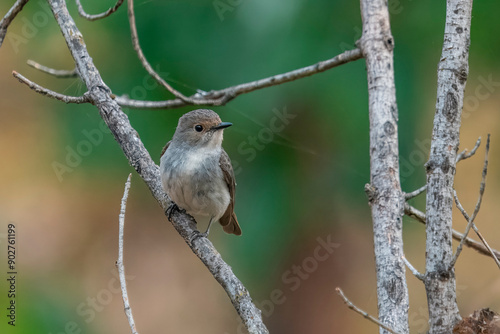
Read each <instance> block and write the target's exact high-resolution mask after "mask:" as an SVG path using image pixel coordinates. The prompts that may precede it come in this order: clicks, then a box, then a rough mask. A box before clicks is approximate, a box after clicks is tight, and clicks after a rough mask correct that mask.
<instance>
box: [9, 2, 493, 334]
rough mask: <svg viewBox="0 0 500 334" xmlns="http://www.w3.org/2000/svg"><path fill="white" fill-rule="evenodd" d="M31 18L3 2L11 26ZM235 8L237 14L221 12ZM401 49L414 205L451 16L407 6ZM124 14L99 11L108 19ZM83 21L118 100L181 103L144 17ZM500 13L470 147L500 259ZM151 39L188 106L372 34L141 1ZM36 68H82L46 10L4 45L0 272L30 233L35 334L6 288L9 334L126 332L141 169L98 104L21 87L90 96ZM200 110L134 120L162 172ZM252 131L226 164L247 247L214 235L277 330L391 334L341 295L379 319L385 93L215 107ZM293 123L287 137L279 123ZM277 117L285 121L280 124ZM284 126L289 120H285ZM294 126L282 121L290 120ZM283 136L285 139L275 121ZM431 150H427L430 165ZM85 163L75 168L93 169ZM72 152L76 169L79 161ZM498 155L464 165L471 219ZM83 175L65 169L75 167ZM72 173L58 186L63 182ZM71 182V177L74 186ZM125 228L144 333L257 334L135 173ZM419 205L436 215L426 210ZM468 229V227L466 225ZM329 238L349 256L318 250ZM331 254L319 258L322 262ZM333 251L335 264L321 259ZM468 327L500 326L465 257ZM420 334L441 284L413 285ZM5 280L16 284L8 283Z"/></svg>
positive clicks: (266, 13) (421, 245) (484, 267)
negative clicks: (126, 190) (247, 328)
mask: <svg viewBox="0 0 500 334" xmlns="http://www.w3.org/2000/svg"><path fill="white" fill-rule="evenodd" d="M11 3H12V1H3V2H2V3H1V4H0V15H1V16H3V15H4V13H5V12H6V11H7V10H8V8H10V5H11ZM220 3H223V4H226V5H227V6H229V7H224V8H229V9H227V10H222V9H221V8H222V7H217V5H220ZM390 3H391V6H390V7H391V14H392V17H391V20H392V30H393V34H394V37H395V41H396V49H395V70H396V85H397V97H398V105H399V115H400V129H399V133H400V152H401V161H400V162H401V179H402V184H403V189H404V190H405V191H412V190H414V189H416V188H418V187H420V186H421V185H423V184H424V182H425V174H424V168H423V164H424V163H425V161H426V159H427V157H428V143H429V138H430V136H431V130H432V118H433V114H434V104H435V91H436V68H437V62H438V60H439V55H440V52H441V45H442V35H443V30H444V14H445V7H444V2H439V3H436V2H433V1H430V0H426V1H419V2H414V1H410V0H407V1H405V0H400V1H390ZM112 4H113V2H111V1H104V2H99V1H83V5H84V6H85V8H86V9H87V10H88V12H92V13H98V12H102V11H104V10H106V9H107V8H108V7H109V6H111V5H112ZM69 7H70V12H71V13H72V15H73V16H74V18H75V20H76V22H77V25H78V26H79V28H80V29H81V31H82V33H83V36H84V39H85V41H86V43H87V46H88V49H89V52H90V54H91V56H92V57H93V59H94V61H95V64H96V65H97V67H98V68H99V70H100V71H101V75H102V76H103V78H104V80H105V82H106V83H107V84H108V85H109V87H110V88H111V89H112V90H113V93H115V94H117V95H121V94H128V95H129V96H130V97H132V98H136V99H151V100H159V99H167V98H170V96H169V95H168V94H167V93H165V92H164V91H163V90H161V89H158V88H157V87H155V84H154V82H153V81H152V80H151V79H149V78H148V76H147V75H146V72H145V71H144V70H143V69H142V68H141V66H140V63H139V61H138V60H137V58H136V56H135V54H134V52H133V50H132V47H131V44H130V37H129V28H128V24H127V18H126V9H125V8H120V9H119V10H118V12H116V13H115V14H114V15H112V16H111V17H109V18H107V19H105V20H103V21H97V22H93V23H91V22H87V21H85V20H83V19H81V18H79V17H78V16H77V12H76V8H75V6H74V4H73V3H72V1H69ZM499 10H500V3H498V2H493V1H489V2H488V1H486V2H477V3H476V4H475V8H474V12H473V15H474V17H473V23H472V44H471V49H470V52H471V53H470V74H469V80H468V83H467V90H466V96H467V97H466V100H465V108H464V115H463V119H462V120H463V126H462V133H461V138H460V140H461V146H460V148H461V149H464V148H468V149H471V148H472V147H473V146H474V143H475V142H476V140H477V137H479V136H481V137H482V138H483V139H485V138H486V135H487V134H488V133H491V135H492V137H491V152H490V164H489V173H488V182H487V186H486V194H485V197H484V200H483V206H482V210H481V212H480V214H479V216H478V218H477V224H478V226H479V228H480V230H481V231H482V232H483V234H484V235H485V236H486V237H487V239H488V240H489V242H490V244H491V245H492V246H493V247H495V248H496V249H499V248H500V232H499V230H498V214H499V210H500V208H499V207H497V206H496V204H495V203H497V198H498V197H499V196H500V180H499V176H500V161H499V157H500V155H499V152H500V124H499V115H498V110H499V108H498V107H499V105H500V89H499V88H500V70H499V62H498V54H499V51H500V50H499V48H500V46H499V44H498V41H497V40H496V36H497V32H498V31H499V29H500V22H499V21H498V20H497V19H496V18H495V17H494V14H493V13H497V12H498V11H499ZM136 16H137V24H138V29H139V36H140V38H141V44H142V46H143V49H144V52H145V54H146V56H147V57H148V59H149V61H150V62H151V63H152V64H154V67H155V68H156V69H157V70H158V71H159V72H161V73H162V75H163V76H164V77H165V78H166V79H167V80H169V81H170V83H171V84H173V85H174V86H175V87H177V88H178V89H180V90H181V91H182V92H184V93H185V94H193V93H194V92H195V89H196V88H200V89H203V90H210V89H217V88H223V87H227V86H230V85H234V84H237V83H242V82H246V81H251V80H255V79H259V78H262V77H265V76H269V75H273V74H277V73H282V72H285V71H289V70H292V69H295V68H298V67H302V66H306V65H310V64H313V63H315V62H317V61H320V60H324V59H328V58H331V57H333V56H334V55H336V54H338V53H340V52H342V51H343V50H346V49H350V48H352V47H353V45H354V42H355V40H356V39H357V38H359V33H360V27H361V21H360V14H359V4H358V3H357V2H350V3H346V2H342V1H333V2H332V1H326V0H322V1H317V2H315V3H314V4H311V3H310V2H306V1H305V0H293V1H289V2H287V4H286V5H283V3H279V2H277V1H264V0H259V1H240V2H235V1H225V0H221V1H136ZM27 59H33V60H35V61H37V62H40V63H42V64H44V65H47V66H50V67H54V68H58V69H72V68H73V62H72V60H71V57H70V55H69V52H68V51H67V48H66V45H65V42H64V40H63V39H62V36H61V34H60V32H59V30H58V27H57V26H56V24H55V23H54V20H53V18H51V17H50V16H49V13H48V8H47V4H46V3H45V2H44V1H36V0H33V1H32V2H30V3H28V5H27V6H26V7H25V10H23V12H22V13H21V14H20V16H18V17H17V19H16V20H15V22H14V23H13V25H12V26H11V28H10V29H9V32H8V34H7V38H6V40H5V42H4V45H3V46H2V48H0V111H1V121H0V138H1V139H0V155H1V157H2V160H1V161H2V163H1V164H0V172H1V173H0V185H1V186H0V229H1V230H0V237H1V239H0V242H1V244H2V246H1V251H0V255H1V257H0V263H1V265H0V267H1V268H4V269H2V272H4V273H6V271H7V269H6V253H5V248H6V247H5V245H6V244H5V240H6V239H5V238H6V233H7V224H8V223H14V224H15V225H16V229H17V242H18V243H17V247H18V256H17V260H18V268H17V269H18V272H19V274H18V282H17V283H18V285H17V289H18V296H17V305H18V308H17V323H16V327H15V328H12V327H11V326H7V324H6V322H7V321H6V317H5V314H4V313H6V311H5V308H6V307H7V306H6V305H7V304H6V303H7V298H6V291H7V288H8V287H7V283H6V280H5V279H2V280H1V283H0V305H1V309H2V310H4V311H2V319H3V320H2V321H1V322H0V332H2V333H5V331H6V332H7V333H33V332H34V331H35V330H36V332H37V333H47V334H48V333H52V334H56V333H73V332H74V333H77V332H78V330H81V333H126V332H128V331H129V328H128V324H127V321H126V318H125V316H124V314H123V304H122V300H121V295H120V293H119V292H118V290H117V286H118V283H117V276H116V272H115V266H114V263H115V261H116V259H117V247H118V246H117V245H118V242H117V240H118V212H119V204H120V199H121V196H122V192H123V185H124V182H125V180H126V177H127V175H128V173H130V172H132V168H131V167H130V166H129V165H128V163H127V161H126V159H125V158H124V156H123V154H122V153H121V151H120V149H119V146H118V145H117V143H116V142H115V141H114V139H113V138H112V137H111V135H109V134H108V133H105V132H103V131H102V130H101V127H100V124H101V120H100V118H99V115H98V113H97V110H96V109H95V108H94V107H93V106H91V105H65V104H63V103H62V102H59V101H54V100H49V99H47V98H44V97H42V96H40V95H38V94H36V93H34V92H32V91H30V90H29V89H28V88H27V87H26V86H24V85H21V84H19V83H18V82H17V80H15V79H14V78H13V77H12V75H11V72H12V70H16V71H19V72H20V73H22V74H23V75H25V76H27V77H28V78H30V79H32V80H34V81H36V82H37V83H39V84H42V85H44V86H46V87H48V88H51V89H53V90H55V91H58V92H62V93H65V94H68V95H81V94H83V93H84V92H85V88H84V86H83V85H82V83H80V81H79V80H77V79H56V78H53V77H51V76H49V75H46V74H43V73H40V72H38V71H36V70H34V69H32V68H30V67H28V66H27V65H26V60H27ZM192 109H193V108H183V109H179V110H166V111H146V110H126V112H127V114H128V116H129V118H130V120H131V123H132V125H133V126H134V127H135V128H136V130H137V131H138V132H139V134H140V136H141V139H142V140H143V141H144V143H145V145H146V147H147V148H148V149H149V150H150V152H151V155H152V156H153V158H154V159H155V161H157V162H159V159H158V158H159V153H160V151H161V148H162V147H163V145H164V144H165V142H166V141H167V140H169V139H170V138H171V136H172V134H173V132H174V129H175V126H176V124H177V120H178V118H179V117H180V116H181V115H182V114H183V113H185V112H187V111H189V110H192ZM215 110H216V111H217V112H218V113H219V114H220V115H221V118H222V119H223V120H225V121H231V122H233V123H234V126H233V127H231V129H229V130H227V131H226V132H225V142H224V147H225V149H226V150H227V151H228V153H229V155H230V157H231V158H232V160H233V164H234V165H235V170H236V173H237V181H238V187H237V204H236V212H237V214H238V217H239V220H240V222H241V225H242V229H243V236H242V237H235V236H231V235H225V234H224V233H223V232H222V229H220V228H219V227H214V228H213V229H212V232H211V234H210V239H211V240H212V242H213V243H214V244H215V245H216V247H217V249H218V250H219V251H220V252H221V254H222V256H223V258H224V259H225V260H226V261H227V262H228V263H229V264H230V265H231V266H232V268H233V270H234V272H235V274H236V275H237V276H238V277H239V278H240V279H241V280H242V281H243V283H244V284H245V285H246V287H247V288H248V289H249V290H250V293H251V295H252V297H253V298H254V300H255V301H256V303H257V304H258V305H260V306H261V307H262V308H263V310H264V314H265V317H264V318H265V322H266V324H267V325H268V327H269V329H270V331H271V332H273V333H305V332H307V333H336V332H345V333H359V332H368V331H370V332H373V333H375V332H377V330H378V329H377V328H376V326H374V325H373V324H371V323H369V322H367V321H365V320H363V319H362V318H361V317H360V316H359V315H357V314H355V313H353V312H352V311H350V310H348V309H347V308H346V307H345V305H344V304H343V302H342V301H341V299H340V298H339V297H338V296H337V295H336V294H335V292H334V290H335V287H337V286H339V287H341V288H342V289H343V290H344V291H345V293H346V294H347V295H348V296H349V297H350V298H351V300H352V301H353V302H355V303H356V304H357V305H358V306H359V307H361V308H363V309H365V310H366V311H368V312H370V313H371V314H373V315H376V305H377V300H376V282H375V270H374V259H373V242H372V226H371V219H370V211H369V207H368V204H367V200H366V198H365V195H364V191H363V186H364V184H365V183H367V182H369V156H368V154H369V152H368V145H369V143H368V117H367V110H368V105H367V89H366V73H365V65H364V61H362V60H360V61H357V62H355V63H351V64H348V65H344V66H342V67H340V68H336V69H333V70H330V71H328V72H327V73H323V74H319V75H315V76H313V77H309V78H305V79H302V80H300V81H295V82H292V83H288V84H285V85H282V86H277V87H272V88H268V89H265V90H261V91H257V92H254V93H251V94H248V95H244V96H241V97H239V98H237V99H236V100H234V101H232V102H231V103H230V104H229V105H228V106H226V107H220V108H216V109H215ZM284 113H287V114H288V115H291V116H290V118H289V119H288V120H282V119H280V118H279V117H278V116H277V115H283V114H284ZM276 117H278V120H275V118H276ZM276 122H277V123H276ZM281 122H283V123H281ZM273 123H276V124H278V125H281V124H283V130H282V131H278V132H276V133H272V132H271V135H269V134H270V132H269V130H267V129H269V128H270V126H271V124H273ZM426 147H427V148H426ZM75 152H76V153H75ZM68 154H69V155H70V156H68ZM483 157H484V143H483V145H482V146H481V148H480V149H479V150H478V154H477V156H476V157H474V158H472V159H469V160H466V161H463V162H461V163H460V165H459V166H458V168H457V176H456V184H455V186H456V189H457V191H458V194H459V196H460V199H461V201H462V203H463V204H464V206H465V208H466V209H467V210H470V211H472V209H473V207H474V205H475V202H476V198H477V194H478V188H479V182H480V179H481V168H482V164H483ZM61 166H66V169H62V170H61V169H57V168H61ZM55 168H56V169H55ZM57 170H59V171H57ZM133 174H134V175H133V179H132V189H131V194H130V197H129V200H128V207H127V216H126V225H125V229H126V232H125V265H126V272H127V275H128V276H129V283H128V289H129V297H130V301H131V305H132V308H133V312H134V315H135V320H136V324H137V328H138V330H139V332H140V333H141V334H147V333H158V332H165V333H201V332H203V333H240V332H241V331H239V329H238V326H239V320H238V316H237V314H236V312H235V310H234V309H233V307H232V306H231V303H230V302H229V300H228V298H227V296H226V295H225V293H224V290H223V289H222V288H221V287H220V286H219V285H218V284H217V283H216V281H215V280H214V279H213V278H212V277H211V276H210V274H209V273H208V271H207V270H206V269H205V267H204V266H203V265H202V264H201V263H200V261H199V260H198V259H197V258H196V257H195V256H194V255H193V254H192V253H191V251H190V250H189V248H188V247H187V246H186V245H185V243H184V241H183V240H182V239H181V238H180V237H179V236H178V235H177V233H176V232H175V231H174V229H173V228H172V226H171V225H170V223H169V222H168V221H167V219H166V218H165V216H164V215H163V212H162V210H161V209H160V208H159V206H158V205H157V204H156V202H155V200H154V199H153V198H152V196H151V195H150V193H149V191H148V190H147V188H146V187H145V185H144V184H143V182H142V181H141V180H140V178H139V177H138V176H137V175H136V174H135V172H134V173H133ZM412 203H413V204H414V205H415V206H417V207H419V208H420V209H422V210H423V209H424V205H425V199H424V197H423V196H421V197H419V198H417V199H414V200H412ZM455 213H456V215H455V220H454V226H455V229H457V230H459V231H463V230H464V229H465V225H466V224H465V223H466V222H465V221H464V219H463V218H462V217H461V215H460V214H459V213H458V211H457V212H455ZM424 232H425V231H424V227H423V226H422V225H420V224H419V223H417V222H414V221H412V220H410V219H407V218H405V222H404V237H405V252H406V255H407V258H408V259H409V260H410V261H411V262H412V263H413V265H414V266H415V267H417V268H418V269H419V270H420V271H424V265H425V258H424V256H425V234H424ZM328 240H330V241H331V242H332V243H334V246H332V247H331V248H328V249H329V250H330V251H331V253H328V251H327V250H326V249H323V250H319V251H318V250H317V249H318V247H322V246H321V245H323V244H325V242H328ZM315 254H316V255H315ZM318 254H320V255H319V256H318ZM456 274H457V290H458V292H459V296H458V303H459V307H460V310H461V314H462V315H468V314H469V313H471V312H472V311H473V310H475V309H478V308H483V307H491V308H492V309H494V310H496V311H500V302H499V300H500V298H499V294H500V277H499V275H498V268H497V267H496V266H495V264H494V262H493V261H492V260H491V259H490V258H487V257H485V256H483V255H479V254H477V253H476V252H475V251H472V250H470V249H466V250H465V251H464V252H463V253H462V255H461V257H460V259H459V261H458V264H457V272H456ZM407 276H408V286H409V290H410V299H411V308H410V326H411V330H412V332H415V333H422V332H425V330H426V328H427V320H426V319H427V313H426V298H425V290H424V287H423V285H422V284H421V283H420V282H419V281H418V280H417V279H415V278H414V277H413V276H412V275H411V274H408V275H407ZM2 277H4V276H2Z"/></svg>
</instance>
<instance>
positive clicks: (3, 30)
mask: <svg viewBox="0 0 500 334" xmlns="http://www.w3.org/2000/svg"><path fill="white" fill-rule="evenodd" d="M28 1H29V0H17V1H16V2H15V3H14V5H13V6H12V7H11V8H10V9H9V11H8V12H7V14H5V16H4V17H3V19H2V20H1V21H0V46H2V43H3V40H4V38H5V35H6V34H7V29H8V28H9V25H10V23H11V22H12V20H14V18H15V17H16V15H17V14H18V13H19V12H20V11H21V10H22V9H23V7H24V5H26V4H27V3H28Z"/></svg>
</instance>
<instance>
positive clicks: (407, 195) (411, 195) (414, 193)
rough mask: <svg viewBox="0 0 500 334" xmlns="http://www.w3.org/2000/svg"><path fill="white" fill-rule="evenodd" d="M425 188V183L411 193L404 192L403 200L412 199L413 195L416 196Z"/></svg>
mask: <svg viewBox="0 0 500 334" xmlns="http://www.w3.org/2000/svg"><path fill="white" fill-rule="evenodd" d="M426 189H427V185H424V186H422V187H420V188H418V189H417V190H414V191H412V192H411V193H406V194H405V200H409V199H412V198H414V197H417V196H418V195H420V194H421V193H423V192H424V191H425V190H426Z"/></svg>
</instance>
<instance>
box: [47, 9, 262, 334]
mask: <svg viewBox="0 0 500 334" xmlns="http://www.w3.org/2000/svg"><path fill="white" fill-rule="evenodd" d="M48 2H49V4H50V7H51V9H52V12H53V13H54V17H55V18H56V20H57V23H58V25H59V27H60V29H61V32H62V34H63V36H64V38H65V39H66V44H67V45H68V47H69V50H70V52H71V55H72V57H73V59H74V61H75V63H76V67H77V71H78V73H79V74H80V77H81V78H82V80H83V82H84V83H85V85H86V86H87V89H88V96H89V99H90V100H91V101H92V102H93V103H94V105H95V106H96V107H97V108H98V110H99V113H100V115H101V117H102V119H103V120H104V122H105V123H106V125H107V126H108V127H109V129H110V131H111V133H112V134H113V136H114V137H115V139H116V141H117V142H118V144H119V145H120V148H121V149H122V150H123V153H124V155H125V156H126V157H127V159H128V161H129V163H130V165H131V166H132V167H133V168H134V169H135V170H136V171H137V173H138V174H139V175H140V176H141V178H142V179H143V180H144V182H145V183H146V185H147V186H148V187H149V189H150V191H151V193H152V194H153V196H154V197H155V199H156V200H157V201H158V203H159V204H160V206H161V207H162V209H163V211H164V212H165V213H166V211H167V209H168V207H169V205H170V204H171V203H172V202H171V201H170V199H169V198H168V196H167V195H166V194H165V192H164V191H163V188H162V185H161V181H160V172H159V168H158V166H157V165H156V164H155V163H154V161H153V160H152V159H151V156H150V155H149V153H148V151H147V150H146V148H145V147H144V144H143V143H142V141H141V139H140V138H139V134H138V133H137V131H136V130H135V129H134V128H132V126H131V125H130V121H129V119H128V117H127V115H125V113H124V112H123V111H122V110H121V109H120V106H119V105H118V104H117V103H116V101H115V100H114V99H113V98H112V97H111V96H110V94H111V92H110V90H109V88H108V87H107V86H106V84H105V83H104V82H103V80H102V78H101V76H100V74H99V71H98V69H97V68H96V67H95V65H94V63H93V61H92V58H91V57H90V55H89V54H88V51H87V48H86V45H85V41H84V39H83V36H82V34H81V33H80V31H79V30H78V28H77V26H76V24H75V22H74V20H73V18H72V17H71V15H70V14H69V12H68V9H67V7H66V3H65V1H64V0H48ZM172 218H173V219H172V225H173V226H174V228H175V229H176V230H177V232H178V233H179V234H180V235H181V236H182V238H183V239H184V240H185V242H186V243H187V245H188V246H189V247H190V248H191V250H192V251H193V253H194V254H195V255H196V256H198V258H199V259H200V260H201V261H202V262H203V264H204V265H205V266H206V267H207V268H208V270H209V271H210V273H211V274H212V275H213V277H214V278H215V279H216V280H217V282H218V283H219V284H220V285H221V286H222V287H223V288H224V290H225V291H226V293H227V295H228V296H229V298H230V300H231V302H232V304H233V306H234V308H235V309H236V311H237V312H238V314H239V316H240V317H241V319H242V320H243V323H244V325H245V327H246V328H247V329H248V331H249V333H250V334H265V333H269V332H268V330H267V328H266V326H265V325H264V323H263V321H262V315H261V312H260V310H259V309H258V308H257V307H256V306H255V304H254V303H253V301H252V298H251V297H250V294H249V293H248V290H247V289H246V288H245V286H244V285H243V284H242V283H241V281H240V280H239V279H238V278H237V277H236V276H235V275H234V273H233V271H232V270H231V267H230V266H229V265H227V263H226V262H224V260H223V259H222V257H221V255H220V253H219V252H218V251H217V250H216V249H215V247H214V246H213V244H212V243H211V242H210V240H208V239H207V238H204V237H194V238H193V236H196V235H197V234H199V232H198V231H197V229H196V224H195V222H194V220H192V218H191V217H190V216H189V215H187V214H185V213H181V212H177V211H176V212H174V213H173V214H172Z"/></svg>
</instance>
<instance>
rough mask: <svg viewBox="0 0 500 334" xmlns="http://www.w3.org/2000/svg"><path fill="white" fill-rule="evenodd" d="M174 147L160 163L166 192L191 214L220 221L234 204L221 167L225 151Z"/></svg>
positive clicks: (169, 149)
mask: <svg viewBox="0 0 500 334" xmlns="http://www.w3.org/2000/svg"><path fill="white" fill-rule="evenodd" d="M171 148H172V147H169V148H168V149H167V151H166V152H165V154H164V155H163V157H162V159H161V164H160V168H161V171H162V184H163V188H164V190H165V191H166V192H167V193H168V195H169V196H170V198H171V199H172V200H173V201H174V202H175V203H176V204H177V205H178V206H179V207H181V208H183V209H185V210H186V211H187V212H188V213H189V214H191V215H200V216H209V217H213V218H214V219H215V220H218V219H219V218H220V217H221V216H222V215H223V214H224V212H225V211H226V209H227V207H228V205H229V201H230V196H229V190H228V186H227V184H226V182H225V180H224V177H223V174H222V170H221V169H220V165H219V159H220V154H221V151H220V150H206V149H196V150H189V151H188V152H186V151H185V150H184V151H180V150H176V149H175V148H173V149H172V150H171ZM169 151H170V152H169Z"/></svg>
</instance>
